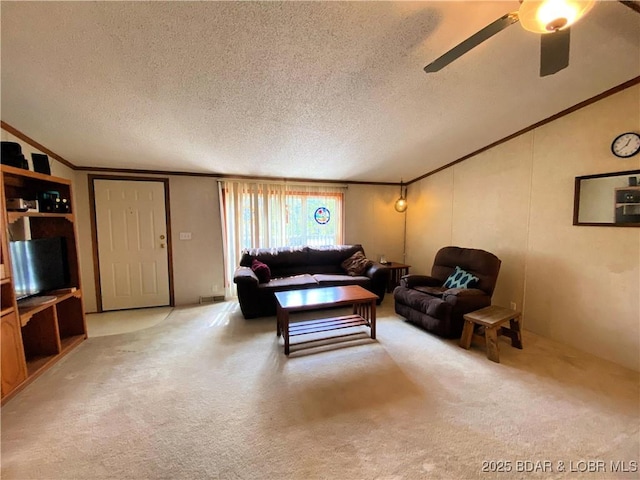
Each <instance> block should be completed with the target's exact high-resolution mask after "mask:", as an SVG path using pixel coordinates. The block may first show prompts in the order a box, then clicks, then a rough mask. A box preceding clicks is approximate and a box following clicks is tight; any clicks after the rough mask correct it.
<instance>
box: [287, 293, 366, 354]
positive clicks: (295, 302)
mask: <svg viewBox="0 0 640 480" xmlns="http://www.w3.org/2000/svg"><path fill="white" fill-rule="evenodd" d="M275 296H276V304H277V324H278V325H277V334H278V336H280V335H282V336H283V337H284V353H285V355H289V351H290V348H289V347H290V343H289V339H290V337H293V336H296V335H306V334H310V333H318V332H326V331H330V330H339V329H342V328H349V327H357V326H359V325H364V326H367V327H369V329H370V330H371V338H372V339H375V338H376V300H377V299H378V296H377V295H376V294H375V293H371V292H370V291H369V290H366V289H364V288H362V287H360V286H359V285H347V286H344V287H325V288H310V289H306V290H290V291H287V292H276V293H275ZM342 305H353V313H352V314H351V315H343V316H340V317H329V318H322V319H318V320H304V321H299V322H294V323H291V322H290V321H289V314H291V313H294V312H302V311H305V310H317V309H322V308H328V307H338V306H342ZM350 335H356V334H353V333H351V334H346V335H338V336H332V337H331V338H339V337H347V336H350ZM317 341H318V339H313V340H308V341H304V342H297V343H296V344H295V345H302V344H305V343H310V342H317Z"/></svg>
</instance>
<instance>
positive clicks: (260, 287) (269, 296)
mask: <svg viewBox="0 0 640 480" xmlns="http://www.w3.org/2000/svg"><path fill="white" fill-rule="evenodd" d="M356 252H362V253H363V254H364V249H363V248H362V245H331V246H318V247H306V246H305V247H280V248H257V249H249V250H245V251H244V252H243V254H242V258H241V260H240V266H239V267H238V268H237V269H236V271H235V273H234V277H233V281H234V283H235V284H236V285H237V288H238V301H239V303H240V309H241V310H242V315H243V316H244V318H256V317H265V316H269V315H275V313H276V302H275V297H274V295H273V293H274V292H279V291H284V290H300V289H304V288H317V287H335V286H340V285H360V286H362V287H364V288H366V289H367V290H369V291H371V292H373V293H375V294H376V295H378V297H379V299H378V304H380V302H382V300H383V298H384V293H385V290H386V288H387V283H388V280H389V270H388V269H387V268H386V267H385V266H384V265H382V264H380V263H377V262H373V265H372V266H370V267H369V268H368V269H367V270H366V272H364V274H362V275H358V276H350V275H347V273H346V272H345V270H344V269H343V268H342V267H341V264H342V262H343V261H344V260H346V259H348V258H349V257H351V256H352V255H353V254H354V253H356ZM254 259H257V260H258V261H260V262H263V263H265V264H266V265H268V267H269V269H270V271H271V280H270V281H269V282H266V283H260V282H259V281H258V277H257V275H256V274H255V273H254V271H253V270H252V269H251V265H252V262H253V260H254Z"/></svg>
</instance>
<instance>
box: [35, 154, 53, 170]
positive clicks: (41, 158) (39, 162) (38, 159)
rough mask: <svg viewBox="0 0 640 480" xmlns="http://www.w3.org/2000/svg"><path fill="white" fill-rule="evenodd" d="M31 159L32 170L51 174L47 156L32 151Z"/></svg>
mask: <svg viewBox="0 0 640 480" xmlns="http://www.w3.org/2000/svg"><path fill="white" fill-rule="evenodd" d="M31 160H32V161H33V171H34V172H39V173H46V174H47V175H51V166H50V165H49V157H48V156H46V155H44V154H42V153H32V154H31Z"/></svg>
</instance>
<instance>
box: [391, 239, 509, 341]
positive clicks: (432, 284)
mask: <svg viewBox="0 0 640 480" xmlns="http://www.w3.org/2000/svg"><path fill="white" fill-rule="evenodd" d="M500 263H501V262H500V259H499V258H498V257H496V256H495V255H494V254H492V253H489V252H486V251H484V250H478V249H473V248H461V247H444V248H442V249H440V250H439V251H438V253H437V254H436V257H435V259H434V262H433V267H432V269H431V275H430V276H429V275H405V276H404V277H402V279H401V281H400V285H399V286H398V287H396V289H395V290H394V291H393V297H394V299H395V311H396V313H398V314H400V315H402V316H403V317H405V318H406V319H407V320H408V321H409V322H411V323H414V324H416V325H418V326H420V327H422V328H424V329H425V330H427V331H429V332H433V333H435V334H437V335H441V336H443V337H448V338H453V337H460V335H461V333H462V327H463V326H464V319H463V318H462V316H463V315H464V314H465V313H469V312H473V311H474V310H478V309H480V308H484V307H488V306H489V305H491V296H492V295H493V290H494V288H495V286H496V280H497V279H498V272H499V271H500ZM456 266H459V267H460V268H462V269H463V270H465V271H467V272H469V273H471V274H473V275H475V276H476V277H478V279H479V281H478V282H477V284H476V285H474V287H475V288H463V289H461V288H449V289H448V288H445V287H443V284H444V283H445V281H446V280H447V278H448V277H449V275H451V273H453V271H454V270H455V267H456Z"/></svg>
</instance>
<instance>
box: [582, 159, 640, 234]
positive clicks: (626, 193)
mask: <svg viewBox="0 0 640 480" xmlns="http://www.w3.org/2000/svg"><path fill="white" fill-rule="evenodd" d="M573 224H574V225H593V226H616V227H640V170H627V171H625V172H613V173H600V174H597V175H585V176H583V177H576V184H575V197H574V204H573Z"/></svg>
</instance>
